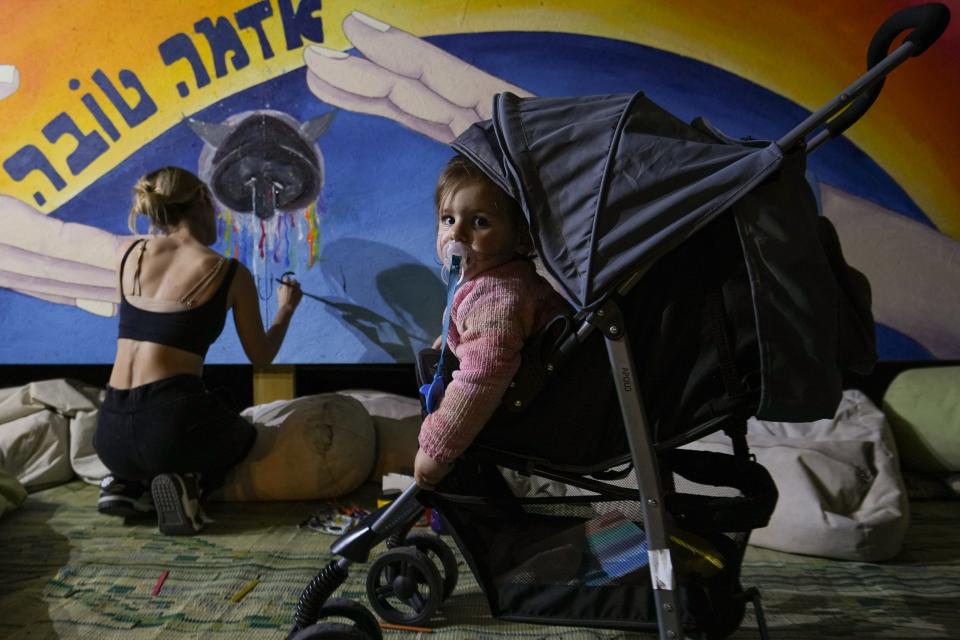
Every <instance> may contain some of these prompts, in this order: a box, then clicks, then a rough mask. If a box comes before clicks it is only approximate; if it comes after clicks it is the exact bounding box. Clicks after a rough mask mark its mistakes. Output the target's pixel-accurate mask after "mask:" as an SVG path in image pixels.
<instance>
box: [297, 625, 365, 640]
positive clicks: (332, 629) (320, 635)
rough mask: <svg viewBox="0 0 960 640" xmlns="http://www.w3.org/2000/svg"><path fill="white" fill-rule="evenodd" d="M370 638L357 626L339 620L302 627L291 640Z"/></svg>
mask: <svg viewBox="0 0 960 640" xmlns="http://www.w3.org/2000/svg"><path fill="white" fill-rule="evenodd" d="M321 639H322V640H368V636H367V635H366V634H365V633H363V631H360V629H358V628H357V627H354V626H353V625H349V624H341V623H339V622H318V623H317V624H312V625H310V626H309V627H307V628H306V629H301V630H300V631H298V632H297V633H296V634H294V635H293V636H291V637H290V638H289V640H321Z"/></svg>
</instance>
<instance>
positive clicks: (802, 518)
mask: <svg viewBox="0 0 960 640" xmlns="http://www.w3.org/2000/svg"><path fill="white" fill-rule="evenodd" d="M729 442H730V441H729V439H728V438H727V437H726V436H725V435H723V434H722V433H717V434H713V435H711V436H709V437H708V438H704V439H703V440H700V441H698V442H696V443H694V444H693V446H692V447H691V448H698V449H707V450H714V451H725V452H729V451H730V449H731V447H730V445H729ZM747 443H748V445H749V446H750V450H751V452H753V453H754V454H755V455H756V457H757V462H759V463H760V464H762V465H763V466H764V467H765V468H766V469H767V471H769V472H770V475H771V476H772V477H773V480H774V482H775V483H776V485H777V490H778V491H779V493H780V497H779V499H778V501H777V506H776V509H775V510H774V512H773V515H772V516H771V517H770V523H769V524H768V525H767V526H766V527H764V528H762V529H757V530H755V531H754V532H753V533H752V534H751V536H750V544H752V545H756V546H759V547H766V548H769V549H775V550H777V551H787V552H790V553H801V554H806V555H815V556H822V557H826V558H837V559H843V560H860V561H877V560H885V559H888V558H891V557H893V556H894V555H896V554H897V552H899V550H900V547H901V544H902V543H903V537H904V534H905V533H906V529H907V524H908V519H909V513H908V503H907V496H906V491H905V489H904V485H903V479H902V477H901V475H900V469H899V465H898V461H897V454H896V445H895V444H894V441H893V436H892V434H891V433H890V428H889V426H888V424H887V422H886V420H885V419H884V416H883V413H882V412H881V411H880V410H879V409H878V408H877V407H876V406H875V405H874V404H873V403H872V402H870V400H869V399H868V398H867V396H866V395H864V394H863V393H861V392H860V391H855V390H847V391H844V393H843V398H842V399H841V402H840V406H839V407H838V408H837V413H836V416H835V417H834V418H833V419H832V420H818V421H816V422H807V423H787V422H768V421H763V420H756V419H751V420H750V421H749V423H748V425H747Z"/></svg>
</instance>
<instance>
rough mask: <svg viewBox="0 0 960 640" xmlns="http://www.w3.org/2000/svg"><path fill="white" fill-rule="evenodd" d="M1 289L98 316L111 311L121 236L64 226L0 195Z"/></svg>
mask: <svg viewBox="0 0 960 640" xmlns="http://www.w3.org/2000/svg"><path fill="white" fill-rule="evenodd" d="M0 216H2V217H3V220H4V226H5V231H4V233H3V236H2V237H0V287H3V288H7V289H12V290H13V291H17V292H19V293H23V294H25V295H29V296H33V297H35V298H40V299H41V300H47V301H48V302H55V303H58V304H67V305H74V306H77V307H79V308H81V309H83V310H85V311H89V312H90V313H94V314H97V315H101V316H112V315H114V313H115V312H116V302H117V272H116V266H115V261H116V252H117V248H118V247H119V246H120V245H121V244H122V243H123V240H124V237H123V236H117V235H114V234H112V233H109V232H107V231H104V230H102V229H98V228H96V227H91V226H88V225H83V224H76V223H71V222H63V221H62V220H57V219H56V218H51V217H49V216H46V215H44V214H43V213H40V212H39V211H37V210H36V209H34V208H33V207H31V206H30V205H27V204H25V203H23V202H21V201H19V200H17V199H16V198H12V197H10V196H5V195H2V194H0Z"/></svg>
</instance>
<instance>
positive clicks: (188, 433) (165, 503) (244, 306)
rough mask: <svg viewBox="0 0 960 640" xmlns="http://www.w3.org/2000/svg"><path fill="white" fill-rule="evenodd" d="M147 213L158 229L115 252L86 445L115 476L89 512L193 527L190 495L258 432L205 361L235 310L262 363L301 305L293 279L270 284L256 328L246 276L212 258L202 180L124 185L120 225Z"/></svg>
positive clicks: (166, 527) (194, 501)
mask: <svg viewBox="0 0 960 640" xmlns="http://www.w3.org/2000/svg"><path fill="white" fill-rule="evenodd" d="M138 215H143V216H146V217H147V218H148V219H149V221H150V227H151V231H155V232H156V233H157V234H156V235H149V236H146V237H137V238H135V239H132V240H128V241H127V242H124V243H123V244H121V245H120V247H119V250H118V251H117V272H118V273H119V287H120V289H119V300H120V304H119V317H120V329H119V337H118V340H117V353H116V358H115V360H114V365H113V370H112V372H111V375H110V381H109V386H108V387H107V392H106V399H105V401H104V403H103V406H102V407H101V410H100V414H99V422H98V425H97V432H96V436H95V438H94V446H95V448H96V450H97V453H98V455H99V456H100V458H101V460H102V461H103V463H104V464H105V465H106V467H107V468H108V469H109V470H110V471H111V472H112V474H113V475H110V476H107V477H106V478H105V479H104V480H103V482H102V484H101V492H100V498H99V501H98V505H97V507H98V509H99V511H100V512H102V513H107V514H113V515H119V516H131V515H136V514H138V513H145V512H149V511H151V510H152V509H153V508H155V509H156V511H157V519H158V524H159V527H160V531H161V532H162V533H165V534H174V535H183V534H194V533H197V532H198V531H199V530H200V528H201V527H202V526H203V523H204V515H203V511H202V509H201V507H200V503H199V500H200V497H201V496H206V495H209V493H210V492H211V491H213V490H216V489H217V488H219V487H220V486H221V485H222V484H223V480H224V475H225V474H226V472H227V471H228V470H229V469H230V468H231V467H233V466H234V465H236V464H237V463H238V462H240V461H241V460H242V459H243V458H244V457H245V456H246V455H247V453H248V452H249V451H250V449H251V447H252V446H253V443H254V440H255V439H256V430H255V429H254V427H253V426H252V425H250V424H249V423H248V422H247V421H245V420H244V419H243V418H241V417H240V416H238V415H237V414H236V413H233V412H232V411H230V410H229V409H228V408H227V407H225V406H224V405H223V404H222V403H221V401H220V400H219V399H218V398H217V397H216V396H214V395H213V394H211V393H210V392H209V391H207V390H206V388H205V387H204V385H203V381H202V380H201V377H200V376H201V373H202V370H203V361H204V357H205V356H206V353H207V349H208V348H209V347H210V344H211V343H212V342H213V341H214V340H216V339H217V337H218V336H219V335H220V333H221V332H222V330H223V326H224V322H225V319H226V314H227V310H228V309H232V310H233V317H234V323H235V325H236V330H237V335H238V336H239V338H240V342H241V344H242V346H243V349H244V352H245V353H246V355H247V357H248V358H249V359H250V361H251V362H252V363H253V364H254V365H258V366H263V365H267V364H269V363H270V362H271V361H272V360H273V358H274V357H275V356H276V354H277V352H278V351H279V349H280V345H281V344H282V342H283V338H284V336H285V335H286V332H287V327H288V326H289V324H290V319H291V318H292V317H293V313H294V311H295V310H296V308H297V305H298V304H299V303H300V299H301V292H300V285H299V284H298V283H297V282H296V281H293V280H289V281H286V283H285V284H284V285H282V286H280V287H279V291H278V292H277V303H278V304H277V311H276V315H275V316H274V318H273V322H272V323H271V325H270V327H269V328H268V329H266V330H264V328H263V324H262V321H261V317H260V308H259V306H258V298H257V290H256V287H255V284H254V280H253V277H252V276H251V274H250V272H249V271H248V270H247V268H246V267H245V266H243V265H242V264H240V263H238V262H237V261H236V260H233V259H227V258H224V257H223V256H221V255H219V254H217V253H216V252H214V251H213V250H212V249H210V248H209V245H211V244H213V243H214V242H215V241H216V239H217V234H216V212H215V209H214V207H213V204H212V198H211V196H210V193H209V191H208V188H207V186H206V185H204V184H203V182H201V181H200V179H199V178H197V177H196V176H195V175H193V174H192V173H190V172H188V171H186V170H184V169H180V168H178V167H165V168H163V169H159V170H157V171H154V172H152V173H149V174H147V175H145V176H143V177H142V178H140V180H139V181H138V182H137V184H136V186H135V188H134V202H133V208H132V209H131V211H130V217H129V226H130V229H131V231H133V232H134V233H136V218H137V216H138Z"/></svg>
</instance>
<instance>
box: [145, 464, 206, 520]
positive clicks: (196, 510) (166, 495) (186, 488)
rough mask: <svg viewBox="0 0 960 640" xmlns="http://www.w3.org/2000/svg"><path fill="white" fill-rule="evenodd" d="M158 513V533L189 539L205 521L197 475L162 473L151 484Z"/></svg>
mask: <svg viewBox="0 0 960 640" xmlns="http://www.w3.org/2000/svg"><path fill="white" fill-rule="evenodd" d="M150 492H151V493H152V494H153V504H154V506H156V509H157V524H158V525H159V527H160V533H163V534H166V535H168V536H192V535H194V534H196V533H199V532H200V529H202V528H203V525H204V523H205V522H206V521H207V518H206V516H205V515H204V513H203V508H202V507H201V506H200V488H199V485H198V482H197V476H196V474H192V473H182V474H181V473H161V474H160V475H158V476H156V477H155V478H154V479H153V482H152V483H151V484H150Z"/></svg>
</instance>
